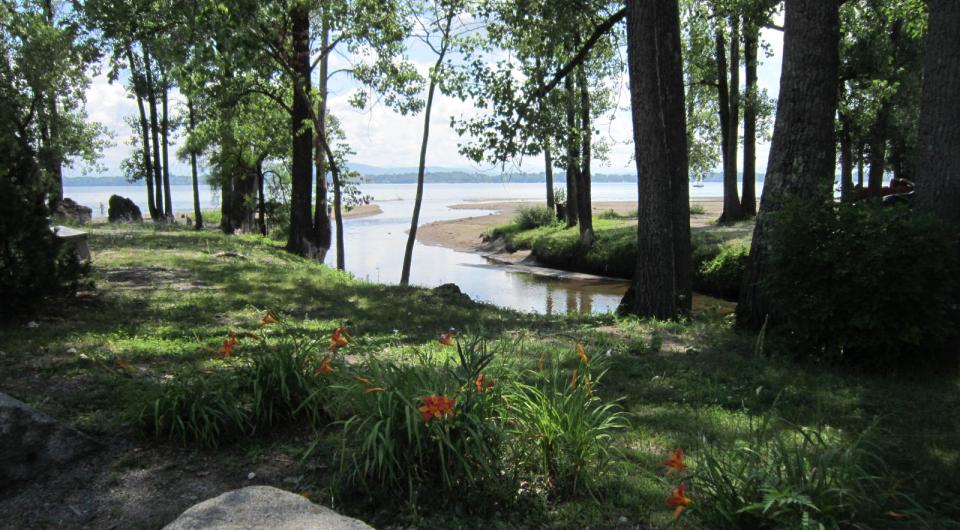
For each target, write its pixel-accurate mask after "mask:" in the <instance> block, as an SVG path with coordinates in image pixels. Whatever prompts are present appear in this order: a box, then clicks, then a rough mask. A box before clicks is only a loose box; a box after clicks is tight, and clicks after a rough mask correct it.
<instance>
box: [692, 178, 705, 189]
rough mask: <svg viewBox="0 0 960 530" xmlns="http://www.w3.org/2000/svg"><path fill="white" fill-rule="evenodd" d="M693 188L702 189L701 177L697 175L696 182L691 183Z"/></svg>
mask: <svg viewBox="0 0 960 530" xmlns="http://www.w3.org/2000/svg"><path fill="white" fill-rule="evenodd" d="M693 187H694V188H702V187H703V175H697V181H696V182H694V183H693Z"/></svg>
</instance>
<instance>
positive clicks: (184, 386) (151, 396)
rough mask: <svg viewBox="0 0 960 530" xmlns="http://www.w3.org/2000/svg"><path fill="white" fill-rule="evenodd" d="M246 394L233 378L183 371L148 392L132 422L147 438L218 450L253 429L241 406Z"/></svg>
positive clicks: (138, 405) (252, 424)
mask: <svg viewBox="0 0 960 530" xmlns="http://www.w3.org/2000/svg"><path fill="white" fill-rule="evenodd" d="M244 390H245V389H244V385H243V381H242V380H241V379H240V378H238V377H236V376H235V375H234V374H229V373H226V374H219V375H215V376H207V375H205V374H203V373H198V372H195V371H181V372H179V373H176V374H174V375H172V376H171V377H170V378H169V380H167V381H165V382H163V383H161V384H159V385H157V386H155V387H153V388H152V389H150V390H148V391H147V393H146V394H145V396H144V398H143V400H142V401H141V402H139V403H138V404H136V405H134V408H133V410H131V412H130V414H131V415H132V417H131V418H130V419H131V420H132V423H133V424H134V426H136V427H137V428H138V429H139V430H141V431H142V432H144V433H146V434H150V435H153V436H156V437H158V438H165V439H169V440H174V441H177V442H180V443H183V444H187V443H196V444H198V445H200V446H203V447H207V448H210V449H215V448H217V447H220V446H222V445H224V444H226V443H229V442H231V441H234V440H236V439H238V438H239V437H241V436H242V435H244V434H246V433H249V432H250V431H251V430H252V429H253V426H254V422H253V418H251V416H250V413H249V412H248V411H247V410H246V409H244V408H243V407H242V406H239V404H238V400H241V399H242V398H243V394H244Z"/></svg>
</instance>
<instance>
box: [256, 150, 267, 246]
mask: <svg viewBox="0 0 960 530" xmlns="http://www.w3.org/2000/svg"><path fill="white" fill-rule="evenodd" d="M265 158H266V157H265V156H261V157H260V158H258V159H257V231H258V232H260V235H261V236H265V235H267V220H266V214H267V206H266V201H265V199H264V196H263V160H264V159H265Z"/></svg>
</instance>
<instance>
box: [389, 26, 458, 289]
mask: <svg viewBox="0 0 960 530" xmlns="http://www.w3.org/2000/svg"><path fill="white" fill-rule="evenodd" d="M453 15H454V13H453V11H452V10H451V11H449V12H448V16H447V17H446V19H445V20H444V22H445V25H444V28H443V35H442V39H443V42H442V44H441V45H440V53H438V54H437V62H436V63H435V64H434V65H433V71H432V72H431V75H430V84H429V86H428V88H427V105H426V107H425V108H424V110H423V138H422V139H421V140H420V165H419V166H418V168H417V196H416V198H415V199H414V201H413V215H412V216H411V217H410V231H409V232H408V233H407V247H406V249H405V251H404V253H403V267H402V268H401V270H400V285H407V284H409V283H410V267H411V264H412V262H413V245H414V243H415V242H416V241H417V225H419V223H420V205H421V204H422V203H423V180H424V178H425V177H426V170H427V142H428V141H429V139H430V114H431V112H432V111H433V95H434V92H435V91H436V88H437V78H438V77H439V76H440V69H441V68H442V67H443V59H444V57H446V54H447V46H448V41H449V35H450V25H451V24H452V22H453Z"/></svg>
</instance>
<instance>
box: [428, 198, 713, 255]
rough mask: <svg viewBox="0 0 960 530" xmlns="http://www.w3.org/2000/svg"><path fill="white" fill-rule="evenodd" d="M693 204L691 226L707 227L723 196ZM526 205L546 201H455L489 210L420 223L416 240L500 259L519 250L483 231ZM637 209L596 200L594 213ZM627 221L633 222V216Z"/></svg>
mask: <svg viewBox="0 0 960 530" xmlns="http://www.w3.org/2000/svg"><path fill="white" fill-rule="evenodd" d="M690 204H691V205H694V204H697V205H701V206H703V209H704V213H702V214H695V215H691V216H690V226H691V227H702V226H708V225H710V224H712V223H713V222H714V221H715V220H716V219H717V218H718V217H720V213H721V212H722V211H723V198H722V197H704V198H697V199H694V200H691V201H690ZM523 206H545V203H544V202H539V201H487V202H469V201H468V202H463V203H458V204H454V205H452V206H450V209H452V210H489V211H490V213H488V214H486V215H477V216H471V217H463V218H460V219H451V220H447V221H434V222H432V223H427V224H424V225H421V226H420V227H419V228H417V241H419V242H420V243H423V244H424V245H430V246H434V247H444V248H449V249H452V250H456V251H458V252H472V253H474V254H481V255H483V256H485V257H490V256H491V255H495V256H497V257H500V258H504V257H509V256H513V255H515V254H518V253H519V252H514V253H507V252H503V249H497V248H495V247H492V246H491V245H490V244H489V243H486V242H484V241H483V234H484V233H485V232H486V231H487V230H488V229H489V228H491V227H493V226H495V225H498V224H505V223H509V222H510V221H511V220H512V219H513V216H514V215H515V214H516V212H517V210H518V209H519V208H520V207H523ZM636 209H637V202H636V201H600V202H595V203H593V212H594V214H595V215H596V214H597V213H600V212H606V211H609V210H613V211H615V212H617V213H620V214H625V213H629V212H633V211H636ZM624 221H625V222H631V220H630V219H625V220H624ZM525 258H526V256H523V257H521V258H520V259H519V260H518V259H516V258H512V259H507V261H508V262H509V263H512V264H515V263H519V262H520V261H522V260H523V259H525Z"/></svg>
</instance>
